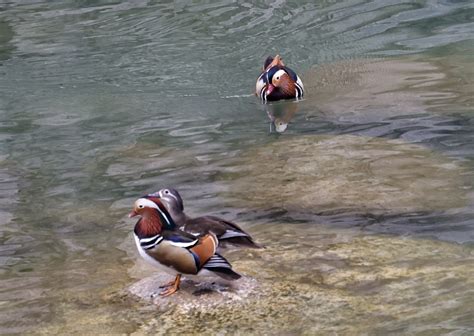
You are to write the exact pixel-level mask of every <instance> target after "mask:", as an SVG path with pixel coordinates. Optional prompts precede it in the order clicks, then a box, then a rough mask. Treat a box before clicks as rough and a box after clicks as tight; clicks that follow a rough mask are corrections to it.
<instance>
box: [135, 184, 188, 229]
mask: <svg viewBox="0 0 474 336" xmlns="http://www.w3.org/2000/svg"><path fill="white" fill-rule="evenodd" d="M144 198H146V199H149V200H150V201H152V202H155V203H157V200H158V201H159V202H161V203H162V204H163V205H164V206H165V207H166V210H168V212H169V214H170V215H171V217H172V218H173V220H174V221H175V223H176V225H177V226H182V225H184V224H185V222H186V214H185V213H184V204H183V199H182V198H181V195H180V194H179V192H178V190H176V189H173V188H163V189H160V190H159V191H157V192H154V193H152V194H148V195H146V196H144Z"/></svg>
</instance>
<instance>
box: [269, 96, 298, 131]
mask: <svg viewBox="0 0 474 336" xmlns="http://www.w3.org/2000/svg"><path fill="white" fill-rule="evenodd" d="M264 107H265V111H266V112H267V115H268V117H269V118H270V121H271V123H270V133H273V132H277V133H283V132H285V131H286V129H287V128H288V124H289V123H290V120H291V119H292V118H293V117H294V115H295V114H296V112H297V111H298V102H297V101H281V102H278V103H271V104H264Z"/></svg>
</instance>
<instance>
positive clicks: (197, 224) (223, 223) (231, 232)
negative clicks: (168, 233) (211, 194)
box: [183, 216, 262, 248]
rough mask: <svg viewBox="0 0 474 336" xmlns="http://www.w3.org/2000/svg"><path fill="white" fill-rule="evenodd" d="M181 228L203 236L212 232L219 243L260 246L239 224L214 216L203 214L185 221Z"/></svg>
mask: <svg viewBox="0 0 474 336" xmlns="http://www.w3.org/2000/svg"><path fill="white" fill-rule="evenodd" d="M183 230H184V231H186V232H188V233H191V234H193V235H196V236H203V235H206V234H208V233H209V232H212V233H213V234H215V235H216V236H217V238H218V239H219V241H220V243H221V244H224V245H225V244H226V243H228V244H232V245H236V246H242V247H243V246H245V247H253V248H261V247H262V246H261V245H260V244H258V243H256V242H255V241H254V240H253V238H252V237H251V236H250V234H249V233H247V232H246V231H245V230H243V229H242V228H241V227H240V226H239V225H237V224H235V223H233V222H230V221H227V220H225V219H222V218H219V217H216V216H203V217H197V218H193V219H189V220H188V221H186V224H185V226H184V227H183Z"/></svg>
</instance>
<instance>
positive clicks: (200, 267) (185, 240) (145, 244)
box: [128, 198, 241, 296]
mask: <svg viewBox="0 0 474 336" xmlns="http://www.w3.org/2000/svg"><path fill="white" fill-rule="evenodd" d="M128 216H129V217H130V218H131V217H135V216H140V217H141V218H140V219H139V220H138V222H137V223H136V225H135V228H134V230H133V233H134V237H135V243H136V245H137V248H138V252H139V253H140V255H141V256H142V257H143V258H144V259H145V260H146V261H147V262H148V263H150V264H151V265H153V266H156V267H158V268H160V269H163V270H165V271H167V272H168V273H170V274H173V275H175V276H176V277H175V279H174V280H173V281H171V282H170V283H168V284H166V285H164V286H161V287H162V288H165V290H163V291H162V292H161V293H160V295H161V296H169V295H171V294H173V293H175V292H176V291H177V290H178V289H179V285H180V282H181V275H182V274H187V275H198V276H213V275H217V276H220V277H222V278H224V279H227V280H236V279H239V278H240V277H241V276H240V274H238V273H236V272H234V271H233V270H232V266H231V265H230V263H229V262H228V261H227V260H226V259H225V258H224V257H222V256H221V255H219V254H217V253H216V251H217V247H218V245H219V241H218V240H217V237H216V236H215V235H214V234H213V233H209V234H206V235H204V236H202V237H195V236H193V235H191V234H189V233H186V232H184V231H182V230H179V229H177V226H176V224H175V222H174V221H173V218H172V217H171V216H170V214H169V213H168V211H167V210H166V207H165V206H164V205H163V203H162V202H161V201H160V200H159V199H158V200H154V201H151V200H149V199H147V198H139V199H138V200H136V201H135V204H134V207H133V210H132V211H131V212H130V214H129V215H128Z"/></svg>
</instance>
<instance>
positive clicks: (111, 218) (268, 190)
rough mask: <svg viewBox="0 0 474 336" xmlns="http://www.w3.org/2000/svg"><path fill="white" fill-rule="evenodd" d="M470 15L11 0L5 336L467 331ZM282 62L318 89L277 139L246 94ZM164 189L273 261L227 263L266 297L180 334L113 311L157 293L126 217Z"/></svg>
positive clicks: (134, 309)
mask: <svg viewBox="0 0 474 336" xmlns="http://www.w3.org/2000/svg"><path fill="white" fill-rule="evenodd" d="M473 16H474V4H473V3H472V2H471V1H430V0H424V1H389V0H384V1H374V2H367V1H358V0H351V1H349V0H347V1H317V2H314V1H308V2H292V1H277V2H273V3H267V2H264V1H259V2H252V3H250V2H244V1H239V2H232V1H218V2H210V1H209V2H201V3H199V4H189V3H188V2H187V1H174V2H153V1H150V2H148V1H133V2H118V1H97V2H91V1H76V2H69V1H56V2H54V3H50V2H45V1H8V2H3V3H2V4H1V5H0V190H1V193H0V242H1V245H0V246H1V247H0V266H1V267H0V281H1V284H2V286H1V291H0V303H1V304H0V332H1V333H3V334H31V333H63V334H64V333H67V334H87V333H90V334H92V333H95V334H100V333H109V334H119V333H122V334H123V333H134V332H135V333H136V334H147V333H150V334H155V333H156V332H165V331H166V330H173V331H176V332H179V331H183V332H188V333H189V332H204V333H214V332H218V331H221V332H225V331H227V332H229V333H238V332H239V331H240V332H242V333H244V332H245V333H248V332H254V333H260V334H262V333H263V334H264V333H270V334H278V333H280V334H305V333H306V334H317V333H322V334H324V333H331V332H337V333H339V334H349V335H353V334H363V333H380V334H390V333H393V334H407V333H409V334H420V335H470V334H472V333H474V325H473V321H474V315H473V313H472V311H474V309H473V307H472V302H473V301H474V300H473V298H474V295H473V290H474V287H473V283H472V279H474V277H473V274H472V270H473V269H474V268H473V264H474V260H473V256H474V254H473V246H474V245H473V242H474V226H473V219H474V214H473V210H474V205H473V192H472V181H473V174H474V165H473V157H474V149H473V148H474V146H473V145H474V138H473V136H472V134H473V131H474V119H473V112H474V111H473V103H474V102H473V96H472V92H473V90H474V82H473V79H472V78H473V69H474V56H473V55H474V47H473V46H474V44H473V40H472V36H474V25H473V20H472V19H473ZM275 53H279V54H280V55H282V56H283V58H284V61H285V62H286V63H287V64H289V65H290V66H291V67H292V68H293V69H295V70H297V71H298V72H299V73H300V74H301V75H302V77H303V79H304V82H305V85H306V89H307V95H306V98H305V100H303V101H300V102H298V103H296V104H297V105H295V106H296V107H297V109H296V111H293V110H292V109H293V106H292V107H291V108H289V113H290V114H291V115H290V116H289V117H288V118H287V119H285V120H284V121H285V123H288V125H287V127H286V130H285V132H282V133H279V132H276V131H275V127H273V128H272V127H271V125H270V123H271V122H270V119H269V115H270V116H271V113H270V112H271V111H269V110H268V107H265V106H262V105H261V104H260V103H259V102H258V101H257V100H256V98H255V97H254V96H252V92H253V88H254V82H255V79H256V77H257V75H258V73H259V70H260V67H261V63H262V61H263V60H264V58H265V57H266V56H268V55H269V54H275ZM289 104H295V103H289ZM286 108H287V107H285V106H284V107H283V112H282V111H277V113H284V112H285V110H286ZM277 117H281V116H280V115H277ZM312 144H314V146H313V145H312ZM262 156H263V157H265V160H262V159H261V158H262ZM272 174H273V175H272ZM165 185H172V186H175V187H176V188H178V189H179V190H181V191H182V195H183V196H184V198H185V206H186V208H187V209H188V211H189V213H190V214H202V213H212V214H215V215H221V216H225V217H226V218H229V219H231V220H236V221H238V222H239V223H241V224H242V226H244V227H245V228H246V229H248V230H249V231H250V232H252V233H253V234H254V235H255V237H256V239H257V240H259V241H261V242H264V243H265V244H266V245H268V249H267V250H265V251H262V252H258V253H251V252H246V251H243V252H231V253H229V254H228V256H229V259H230V260H231V261H232V262H233V264H234V265H235V268H236V269H237V270H239V271H241V272H242V273H245V274H247V275H249V276H251V277H253V278H255V279H257V281H258V282H259V283H261V286H262V287H261V294H260V295H259V296H256V297H257V298H258V301H257V302H254V301H251V302H243V303H242V306H240V308H235V309H234V308H232V309H233V310H231V313H230V314H229V315H227V316H231V317H232V318H221V317H219V316H221V315H220V314H218V312H219V311H215V312H214V311H210V312H208V314H204V315H202V314H201V313H199V312H195V313H193V314H189V315H185V317H181V318H182V319H183V320H182V323H181V324H180V325H179V328H178V329H173V328H172V327H176V320H175V319H173V318H174V317H173V316H175V315H173V312H174V311H170V312H164V313H163V312H162V313H161V314H158V313H157V312H156V309H155V308H154V307H153V306H151V305H150V304H149V303H147V302H141V301H133V300H129V299H124V298H123V297H121V296H120V295H118V294H117V293H119V292H120V291H121V290H123V289H124V288H126V287H127V286H129V285H130V284H132V283H134V282H135V281H137V280H138V279H141V278H142V277H144V276H146V274H147V272H145V273H142V272H141V271H138V270H137V268H138V267H137V264H139V263H140V262H139V261H138V257H137V255H136V253H135V251H134V246H133V241H132V237H131V229H132V227H133V222H131V221H130V220H129V219H127V218H126V216H125V215H126V213H127V212H128V210H129V208H130V206H131V204H132V202H133V201H134V199H135V198H137V197H138V196H139V195H142V194H143V193H144V192H148V191H154V190H156V189H157V188H161V187H163V186H165ZM256 269H258V270H260V271H259V272H256V271H255V270H256ZM151 271H152V270H148V273H149V272H151ZM229 309H231V308H229ZM301 312H304V313H301ZM259 314H260V315H259ZM202 316H204V318H203V317H202ZM197 322H200V323H201V326H200V327H199V328H197V327H194V329H193V328H190V327H189V326H191V325H192V326H195V325H196V324H197Z"/></svg>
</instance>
